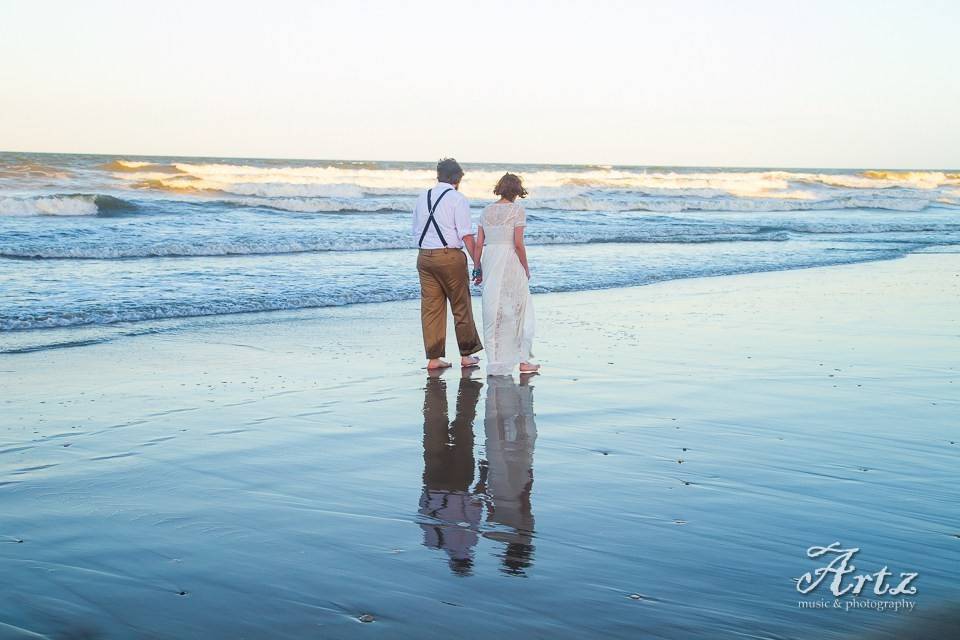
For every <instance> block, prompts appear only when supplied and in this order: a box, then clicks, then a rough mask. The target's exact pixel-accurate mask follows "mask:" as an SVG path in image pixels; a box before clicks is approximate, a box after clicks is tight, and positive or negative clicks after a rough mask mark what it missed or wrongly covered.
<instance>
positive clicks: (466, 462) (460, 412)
mask: <svg viewBox="0 0 960 640" xmlns="http://www.w3.org/2000/svg"><path fill="white" fill-rule="evenodd" d="M482 386H483V384H482V383H481V382H480V381H479V380H474V379H472V378H470V377H469V370H467V371H465V372H464V376H463V377H461V378H460V386H459V388H458V389H457V413H456V417H454V419H453V422H450V419H449V417H448V416H449V413H448V410H447V384H446V382H445V381H444V380H443V379H442V378H441V377H440V374H434V375H431V376H430V377H429V378H427V386H426V389H425V391H424V398H423V493H422V494H421V496H420V513H421V515H424V516H427V517H428V518H429V521H428V522H421V524H420V526H421V528H423V544H425V545H426V546H428V547H431V548H434V549H443V550H444V551H446V552H447V556H448V557H449V562H450V569H451V570H453V572H454V573H457V574H459V575H470V574H471V573H472V571H473V548H474V547H475V546H476V544H477V532H478V530H479V527H480V520H481V518H482V516H483V501H482V499H481V498H480V497H479V496H478V495H477V491H476V488H471V485H473V479H474V467H475V465H474V457H473V421H474V419H475V418H476V415H477V401H478V400H479V399H480V388H481V387H482Z"/></svg>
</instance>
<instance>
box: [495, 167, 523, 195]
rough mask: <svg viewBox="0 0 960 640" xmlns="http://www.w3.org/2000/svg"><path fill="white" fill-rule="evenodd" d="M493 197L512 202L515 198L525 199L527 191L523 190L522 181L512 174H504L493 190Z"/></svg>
mask: <svg viewBox="0 0 960 640" xmlns="http://www.w3.org/2000/svg"><path fill="white" fill-rule="evenodd" d="M493 193H494V195H498V196H500V197H501V198H506V199H507V200H509V201H510V202H513V201H514V200H516V199H517V198H526V197H527V190H526V189H524V188H523V180H521V179H520V176H518V175H516V174H514V173H505V174H503V177H502V178H500V179H499V180H498V181H497V186H495V187H494V188H493Z"/></svg>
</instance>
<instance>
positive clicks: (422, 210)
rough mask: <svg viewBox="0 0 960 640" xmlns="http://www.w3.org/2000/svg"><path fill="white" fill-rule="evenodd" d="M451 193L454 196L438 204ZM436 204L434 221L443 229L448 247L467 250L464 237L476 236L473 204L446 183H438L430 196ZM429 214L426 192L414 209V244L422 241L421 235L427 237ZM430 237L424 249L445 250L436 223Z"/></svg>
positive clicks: (421, 246)
mask: <svg viewBox="0 0 960 640" xmlns="http://www.w3.org/2000/svg"><path fill="white" fill-rule="evenodd" d="M447 189H450V192H449V193H448V194H447V195H445V196H443V200H441V201H440V204H437V198H439V197H440V194H441V193H443V192H444V191H446V190H447ZM430 197H431V199H432V202H433V203H434V204H437V208H436V210H435V211H434V213H433V218H434V220H436V221H437V224H438V225H439V226H440V233H442V234H443V237H444V239H445V240H446V241H447V246H448V247H450V248H451V249H459V248H461V247H463V236H469V235H471V234H473V220H472V219H471V218H470V203H469V202H468V201H467V198H466V197H465V196H464V195H463V194H462V193H460V192H459V191H457V190H456V189H454V188H453V185H450V184H447V183H446V182H438V183H437V184H436V186H434V187H433V190H432V192H431V194H430ZM429 215H430V214H429V212H428V211H427V192H426V191H424V192H423V193H421V194H420V197H419V198H417V204H416V205H415V206H414V208H413V241H414V242H417V241H419V240H420V234H421V233H423V227H424V226H425V225H427V224H428V222H427V221H428V219H429ZM429 224H430V228H428V229H427V235H426V236H424V238H423V244H422V245H420V248H421V249H442V248H443V243H442V242H440V237H439V236H438V235H437V230H436V228H434V226H433V223H429Z"/></svg>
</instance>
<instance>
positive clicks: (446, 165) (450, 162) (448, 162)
mask: <svg viewBox="0 0 960 640" xmlns="http://www.w3.org/2000/svg"><path fill="white" fill-rule="evenodd" d="M461 178H463V169H461V168H460V163H459V162H457V161H456V160H454V159H453V158H444V159H443V160H441V161H440V162H438V163H437V182H446V183H447V184H457V183H458V182H460V179H461Z"/></svg>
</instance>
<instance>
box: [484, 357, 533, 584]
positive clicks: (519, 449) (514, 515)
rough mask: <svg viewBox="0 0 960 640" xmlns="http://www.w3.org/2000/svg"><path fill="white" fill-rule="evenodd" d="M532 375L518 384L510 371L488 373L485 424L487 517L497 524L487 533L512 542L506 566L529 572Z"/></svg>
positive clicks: (510, 571) (513, 571)
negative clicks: (509, 374)
mask: <svg viewBox="0 0 960 640" xmlns="http://www.w3.org/2000/svg"><path fill="white" fill-rule="evenodd" d="M530 377H531V376H529V375H526V376H525V375H521V376H520V384H519V385H518V384H516V383H515V382H514V381H513V378H512V377H510V376H490V377H488V378H487V402H486V413H485V417H484V421H483V422H484V429H485V431H486V436H487V445H486V451H487V483H486V493H487V494H488V496H489V501H488V504H489V510H488V512H487V522H488V523H490V524H493V525H504V526H495V527H494V528H492V530H490V531H488V532H486V533H485V534H484V537H486V538H490V539H493V540H498V541H500V542H504V543H506V549H505V550H504V551H503V553H502V555H500V558H501V560H502V562H503V567H502V568H501V570H502V571H503V572H505V573H508V574H512V575H524V570H525V569H526V568H528V567H529V566H530V565H532V564H533V544H532V543H533V530H534V527H533V513H532V510H531V505H530V490H531V489H532V487H533V447H534V444H535V443H536V441H537V424H536V422H535V421H534V417H533V387H531V386H530V385H529V382H530Z"/></svg>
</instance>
